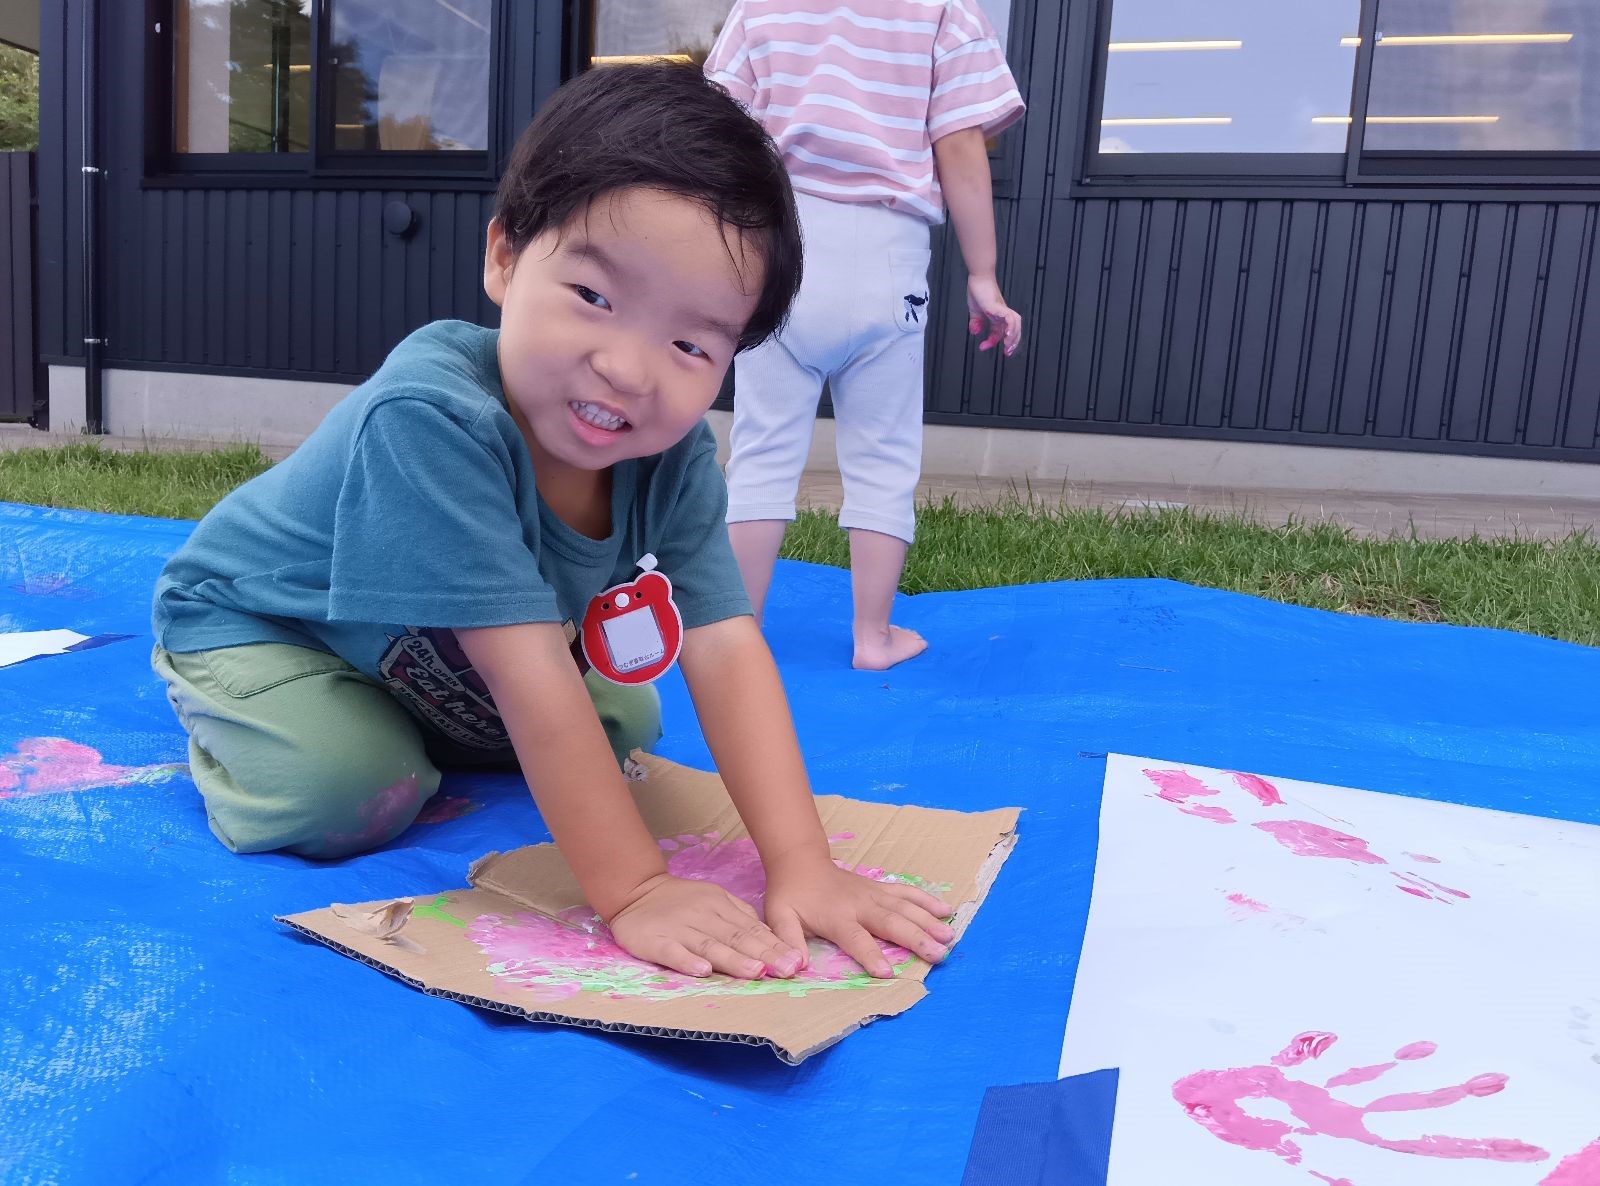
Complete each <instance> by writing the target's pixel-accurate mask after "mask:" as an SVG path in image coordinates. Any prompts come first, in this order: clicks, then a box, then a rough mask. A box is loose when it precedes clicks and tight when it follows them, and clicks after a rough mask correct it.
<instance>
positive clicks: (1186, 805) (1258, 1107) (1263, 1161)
mask: <svg viewBox="0 0 1600 1186" xmlns="http://www.w3.org/2000/svg"><path fill="white" fill-rule="evenodd" d="M1597 919H1600V827H1594V826H1592V825H1586V824H1578V823H1568V822H1563V821H1559V820H1550V819H1538V818H1534V817H1532V816H1524V815H1512V814H1508V813H1504V812H1498V811H1486V810H1482V809H1479V808H1471V807H1461V806H1456V805H1453V804H1444V803H1433V802H1427V801H1425V800H1418V799H1409V798H1402V797H1399V796H1395V795H1381V794H1374V793H1371V792H1367V791H1358V790H1349V789H1345V788H1340V787H1332V786H1322V785H1318V784H1313V783H1305V782H1295V781H1291V780H1287V779H1279V778H1262V777H1259V776H1256V775H1253V774H1246V773H1238V772H1232V771H1221V770H1212V769H1207V768H1205V767H1200V766H1192V765H1181V764H1177V763H1172V762H1163V761H1153V760H1150V759H1145V758H1131V757H1124V756H1121V755H1116V754H1113V755H1111V756H1110V758H1109V759H1108V762H1107V767H1106V779H1105V791H1104V796H1103V800H1102V804H1101V811H1100V849H1099V857H1098V861H1097V864H1096V869H1095V880H1094V892H1093V897H1092V900H1091V906H1090V913H1089V922H1088V927H1087V930H1086V935H1085V941H1084V948H1083V955H1082V960H1081V962H1080V964H1079V970H1078V978H1077V983H1076V985H1075V987H1074V990H1073V996H1072V1006H1071V1012H1070V1015H1069V1019H1068V1023H1067V1028H1066V1038H1065V1042H1064V1044H1063V1048H1062V1060H1061V1068H1060V1073H1061V1074H1062V1075H1071V1074H1077V1073H1081V1072H1085V1071H1092V1070H1097V1069H1100V1068H1104V1067H1118V1068H1120V1074H1121V1082H1120V1089H1119V1098H1118V1103H1117V1117H1116V1124H1115V1129H1114V1134H1113V1139H1112V1151H1111V1161H1110V1171H1109V1176H1108V1178H1107V1181H1108V1183H1109V1186H1124V1184H1131V1183H1145V1182H1155V1181H1165V1180H1167V1176H1168V1174H1169V1172H1170V1169H1171V1167H1172V1166H1173V1165H1179V1164H1181V1165H1182V1166H1184V1181H1185V1182H1186V1183H1189V1184H1191V1186H1209V1184H1211V1183H1215V1184H1217V1186H1272V1184H1274V1183H1289V1182H1306V1183H1311V1182H1313V1181H1322V1182H1326V1183H1330V1184H1338V1183H1347V1184H1348V1183H1356V1184H1359V1186H1373V1184H1376V1183H1397V1182H1404V1183H1408V1184H1411V1183H1415V1184H1417V1186H1429V1184H1433V1183H1438V1184H1440V1186H1534V1184H1535V1183H1544V1184H1547V1186H1595V1184H1597V1183H1600V1140H1597V1138H1600V942H1597V941H1596V936H1597V933H1600V932H1597V922H1596V920H1597Z"/></svg>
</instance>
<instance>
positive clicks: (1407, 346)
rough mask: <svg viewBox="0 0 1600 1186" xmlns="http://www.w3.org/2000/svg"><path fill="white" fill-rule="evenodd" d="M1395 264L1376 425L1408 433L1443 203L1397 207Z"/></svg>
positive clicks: (1384, 431) (1385, 431)
mask: <svg viewBox="0 0 1600 1186" xmlns="http://www.w3.org/2000/svg"><path fill="white" fill-rule="evenodd" d="M1396 211H1397V214H1398V218H1399V224H1398V227H1397V228H1396V235H1395V249H1394V268H1393V273H1392V277H1391V281H1390V292H1389V301H1388V306H1387V308H1386V311H1385V312H1386V316H1385V318H1384V322H1383V331H1382V332H1383V351H1382V353H1381V355H1380V356H1379V359H1378V373H1377V375H1376V376H1375V378H1374V384H1375V387H1374V400H1373V413H1372V431H1373V433H1374V434H1375V435H1377V436H1381V437H1398V436H1404V435H1405V431H1406V425H1407V424H1409V423H1410V422H1411V400H1412V395H1413V392H1414V390H1415V376H1416V370H1417V357H1418V354H1419V352H1420V350H1421V347H1422V331H1421V326H1422V317H1423V306H1422V301H1423V296H1422V294H1423V292H1424V291H1425V289H1426V285H1427V279H1428V266H1429V262H1430V259H1431V253H1430V251H1429V245H1430V242H1431V240H1432V237H1433V224H1434V219H1435V218H1436V217H1437V216H1438V208H1437V207H1435V206H1429V205H1427V204H1426V203H1423V202H1411V203H1407V204H1406V205H1403V206H1398V207H1396Z"/></svg>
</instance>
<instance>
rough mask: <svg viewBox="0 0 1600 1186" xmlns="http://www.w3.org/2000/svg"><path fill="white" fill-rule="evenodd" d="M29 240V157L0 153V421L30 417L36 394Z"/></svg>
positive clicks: (31, 202)
mask: <svg viewBox="0 0 1600 1186" xmlns="http://www.w3.org/2000/svg"><path fill="white" fill-rule="evenodd" d="M34 240H35V233H34V197H33V153H31V152H0V294H3V295H4V296H5V304H4V305H0V420H26V419H27V418H28V417H30V416H32V415H33V404H34V398H35V396H36V394H37V392H38V389H39V354H38V349H37V334H36V332H35V324H34V322H35V310H34V278H35V272H34V258H35V254H36V253H35V244H34Z"/></svg>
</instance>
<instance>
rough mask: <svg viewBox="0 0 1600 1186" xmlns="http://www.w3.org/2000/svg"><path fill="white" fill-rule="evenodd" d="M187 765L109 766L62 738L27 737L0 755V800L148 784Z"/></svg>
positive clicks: (97, 754) (94, 753)
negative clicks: (9, 750)
mask: <svg viewBox="0 0 1600 1186" xmlns="http://www.w3.org/2000/svg"><path fill="white" fill-rule="evenodd" d="M187 769H188V767H187V766H186V765H185V764H184V763H182V762H167V763H163V764H161V765H157V766H113V765H108V764H107V763H106V762H105V761H103V760H102V759H101V756H100V752H99V751H98V750H95V749H91V748H90V747H89V746H87V745H80V744H78V743H77V742H76V741H68V740H67V739H66V738H64V737H29V738H27V739H25V740H23V741H19V742H17V744H16V748H15V750H14V751H13V752H12V753H9V754H7V755H5V756H4V757H0V799H26V798H29V797H31V796H34V795H61V794H70V793H72V792H75V791H89V790H97V789H100V788H106V787H125V786H152V785H154V784H156V783H159V782H165V781H166V780H167V779H169V778H171V777H172V776H173V775H174V774H176V773H178V772H179V771H180V770H187Z"/></svg>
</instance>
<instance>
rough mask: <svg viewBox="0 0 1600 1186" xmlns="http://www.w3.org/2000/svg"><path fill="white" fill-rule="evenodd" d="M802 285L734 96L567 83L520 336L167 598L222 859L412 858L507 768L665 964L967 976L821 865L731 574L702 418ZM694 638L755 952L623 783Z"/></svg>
mask: <svg viewBox="0 0 1600 1186" xmlns="http://www.w3.org/2000/svg"><path fill="white" fill-rule="evenodd" d="M799 274H800V242H799V232H798V227H797V224H796V221H795V214H794V206H793V199H792V195H791V193H790V190H789V186H788V183H787V181H786V179H785V176H784V172H783V168H782V165H781V163H780V162H779V161H778V159H777V156H776V154H775V152H774V150H773V148H772V145H771V143H770V141H768V140H767V138H766V137H765V135H764V134H763V133H762V131H761V129H760V127H759V126H758V125H756V124H755V123H754V122H753V121H752V120H750V118H749V117H748V116H747V115H746V114H745V113H744V111H743V110H742V109H741V108H740V107H739V106H738V105H737V104H736V103H735V102H734V101H733V100H732V99H730V98H728V96H727V95H726V94H725V93H723V92H722V91H721V90H719V89H717V88H716V87H714V86H712V85H710V84H709V83H707V82H706V81H705V80H704V79H703V78H702V77H701V76H700V75H699V74H698V72H696V71H694V70H693V69H691V68H688V67H683V66H673V65H649V66H618V67H612V68H608V69H603V70H595V71H591V72H589V73H587V74H584V75H582V76H581V77H579V78H578V79H576V80H574V81H573V82H570V83H568V84H567V85H566V86H565V87H563V88H562V89H561V90H560V91H559V92H558V93H557V94H556V95H555V96H554V97H553V98H552V99H551V100H550V102H549V103H548V104H547V105H546V106H545V107H544V109H543V110H542V111H541V113H540V114H539V116H538V118H537V119H535V120H534V122H533V123H532V125H531V126H530V127H529V128H528V130H527V131H526V132H525V133H524V134H523V136H522V138H521V140H520V141H519V142H518V144H517V147H516V150H515V152H514V153H513V155H512V158H511V162H510V165H509V167H508V169H507V172H506V175H505V177H504V180H503V181H502V183H501V186H500V192H499V195H498V202H497V208H496V214H495V217H494V220H493V221H492V222H491V223H490V226H489V239H488V251H487V253H486V256H485V260H484V287H485V290H486V291H487V293H488V295H489V297H490V299H491V300H493V301H494V302H495V304H497V305H498V306H499V307H500V310H501V318H500V323H501V328H500V329H499V330H498V331H495V330H489V329H481V328H479V327H477V326H473V325H467V324H464V323H461V322H440V323H437V324H434V325H430V326H426V327H424V328H423V329H420V330H418V331H417V332H416V333H414V334H412V335H411V336H410V337H408V338H407V339H406V340H405V341H404V342H402V343H401V344H400V345H399V346H397V347H396V348H395V350H394V352H393V353H392V354H391V355H390V356H389V358H388V360H387V361H386V362H385V363H384V365H383V366H382V368H380V369H379V371H378V373H377V374H376V375H374V376H373V377H372V378H371V379H370V380H368V381H367V382H366V383H365V384H363V385H362V386H361V387H360V388H358V389H357V390H356V391H354V392H353V393H351V395H350V396H349V397H348V398H346V399H345V400H344V401H342V402H341V403H340V404H339V405H338V406H337V407H336V408H334V410H333V411H332V412H330V413H329V415H328V417H327V419H326V420H325V421H324V423H323V424H322V425H321V426H320V427H319V428H318V429H317V431H316V432H315V433H313V434H312V436H311V437H310V439H309V440H307V441H306V443H305V444H304V445H302V446H301V447H300V448H299V449H298V450H296V452H295V453H294V454H293V455H292V456H291V457H290V458H289V459H288V460H287V461H285V462H283V463H282V464H281V465H279V466H277V467H275V468H274V469H272V470H269V471H268V472H267V473H265V474H263V475H262V476H260V477H259V478H256V479H255V480H254V481H252V482H249V483H247V484H246V485H244V486H243V487H241V488H240V489H238V490H236V491H234V492H233V493H232V494H230V495H229V496H228V497H227V498H226V499H224V500H223V501H222V502H221V503H219V504H218V506H217V507H216V508H215V509H214V510H213V511H212V512H211V513H210V514H209V515H207V516H206V517H205V519H204V520H202V521H201V523H200V525H199V526H198V527H197V528H196V529H195V531H194V534H193V536H192V537H191V538H190V540H189V542H188V543H187V544H185V545H184V547H183V548H182V549H181V550H180V551H179V552H178V553H177V554H176V555H175V556H174V557H173V558H172V560H171V561H170V562H169V564H168V565H167V568H166V570H165V571H164V572H163V574H162V576H161V579H160V582H159V584H158V585H157V588H156V598H155V611H154V625H155V633H156V640H157V643H158V645H157V647H156V649H155V653H154V656H153V663H154V666H155V669H156V671H157V672H158V673H160V675H161V676H162V677H163V678H164V679H165V680H166V682H167V686H168V696H169V698H170V700H171V701H172V704H173V706H174V708H175V709H176V710H177V713H178V718H179V720H180V721H181V722H182V723H183V726H184V728H185V729H187V730H188V732H189V738H190V745H189V750H190V762H191V768H192V770H193V774H194V779H195V782H196V784H197V785H198V787H199V788H200V791H201V794H202V795H203V796H204V798H205V803H206V813H207V816H208V818H209V820H210V823H211V828H212V830H213V831H214V832H215V833H216V835H217V836H218V838H219V839H221V840H222V842H223V843H224V844H226V845H227V846H228V847H229V848H231V849H234V850H235V851H238V852H259V851H264V850H269V849H286V850H288V851H290V852H293V853H298V854H302V855H305V856H310V857H340V856H345V855H348V854H350V853H355V852H360V851H363V850H365V849H370V848H373V847H376V846H377V845H380V844H384V843H386V842H387V841H389V840H391V839H393V838H394V837H395V836H397V835H398V834H399V833H400V832H401V831H402V830H404V829H405V827H406V826H407V825H408V824H410V823H411V821H412V820H413V819H414V818H415V817H416V815H417V812H418V810H419V809H420V808H421V806H422V804H423V802H424V801H425V800H427V799H428V797H429V796H431V795H432V794H433V793H434V791H435V790H436V789H437V788H438V785H439V767H440V765H442V764H455V763H463V762H464V763H468V764H471V763H479V764H484V763H506V762H511V761H514V762H516V763H518V764H520V766H521V769H522V772H523V774H524V775H525V777H526V778H527V781H528V785H529V787H530V789H531V790H532V792H533V797H534V800H535V802H536V803H537V804H538V807H539V810H540V812H541V814H542V815H543V817H544V820H545V823H546V824H547V825H548V826H549V828H550V831H551V834H552V835H553V836H554V837H555V840H556V843H557V844H558V845H559V846H560V848H561V851H562V853H563V854H564V855H565V857H566V859H567V861H568V863H569V864H570V865H571V867H572V870H573V872H574V873H575V874H576V875H577V878H578V881H579V883H580V885H581V886H582V887H583V890H584V893H585V894H586V895H587V897H588V900H589V903H590V904H591V905H592V906H593V907H594V908H595V909H596V910H597V911H598V912H599V913H600V914H601V915H602V916H603V917H604V918H605V919H606V920H607V922H608V923H609V924H610V926H611V929H612V931H613V932H614V934H615V936H616V939H617V941H618V942H619V943H620V944H621V945H622V946H623V947H625V948H626V949H628V950H629V951H630V952H632V953H633V954H634V955H636V956H639V957H640V958H643V959H649V960H654V961H656V962H658V963H661V964H664V965H666V966H667V967H670V968H673V969H675V970H677V971H679V972H682V973H685V974H688V975H693V976H701V975H707V974H709V973H711V972H712V971H718V972H724V973H727V974H729V975H733V976H740V977H757V976H761V975H763V974H771V975H776V976H790V975H793V974H794V973H795V972H796V971H797V970H799V969H800V968H801V967H803V966H804V965H805V959H806V956H805V952H806V946H805V938H806V936H807V935H817V936H821V937H823V938H827V939H831V940H832V941H833V942H835V943H837V944H838V945H839V946H840V947H842V948H843V949H844V950H845V951H847V952H848V953H849V954H850V955H852V956H853V957H854V958H855V959H856V960H858V961H859V962H860V963H861V964H862V966H863V967H864V968H866V969H867V971H869V972H871V973H872V974H874V975H877V976H887V975H892V970H891V969H890V967H889V964H888V961H887V960H886V959H885V958H884V955H883V953H882V951H881V949H880V948H879V946H878V944H877V942H876V941H875V940H874V936H876V937H877V938H879V939H883V940H886V941H889V942H892V943H896V944H899V945H901V946H903V947H906V948H909V949H910V950H913V951H915V952H917V953H918V954H919V955H922V956H924V957H925V958H927V959H930V960H937V959H939V958H942V956H943V954H944V950H945V947H944V945H945V944H946V943H948V942H949V941H950V939H951V937H952V932H951V930H950V928H949V927H948V926H946V925H945V924H944V923H943V922H942V921H940V920H941V919H942V918H943V917H944V916H945V915H947V914H948V909H947V907H946V906H945V905H944V903H942V902H940V901H939V900H938V899H937V898H934V897H932V896H931V895H928V894H925V893H921V892H919V891H916V890H913V889H910V888H909V887H904V886H893V885H879V884H877V883H875V882H872V881H869V880H868V879H866V878H862V877H858V876H855V875H854V874H850V873H846V872H843V871H841V870H840V869H838V868H837V867H836V866H835V865H834V864H833V862H832V860H831V859H830V857H829V852H828V842H827V838H826V837H825V835H824V834H823V830H822V826H821V823H820V821H819V820H818V817H817V813H816V809H815V806H814V804H813V802H812V800H811V796H810V792H809V788H808V785H807V780H806V775H805V769H804V766H803V764H802V761H801V757H800V752H799V747H798V744H797V742H796V739H795V735H794V728H793V725H792V724H791V722H790V718H789V713H788V708H787V705H786V704H785V701H784V696H783V690H782V687H781V685H780V684H779V681H778V677H777V673H776V669H775V668H774V665H773V662H772V658H771V655H770V654H769V652H768V651H767V649H766V646H765V644H764V643H763V642H762V640H761V635H760V631H759V629H758V628H757V626H756V625H755V622H754V620H753V619H752V617H751V616H750V611H749V603H748V601H747V600H746V598H745V595H744V592H743V588H742V585H741V581H740V577H739V572H738V568H737V566H736V565H735V563H734V560H733V557H732V554H731V551H730V549H729V546H728V541H727V535H726V528H725V526H724V522H723V519H724V513H725V507H726V502H727V494H726V489H725V487H724V486H723V483H722V478H721V475H720V474H719V472H718V470H717V466H716V459H715V441H714V440H713V438H712V436H711V433H710V431H709V429H708V428H707V427H706V425H705V424H704V422H703V420H702V417H703V415H704V413H705V412H706V410H707V409H708V408H709V406H710V405H711V402H712V400H713V399H714V398H715V397H716V394H717V390H718V388H719V386H720V385H721V382H722V379H723V376H724V375H725V373H726V371H727V368H728V365H729V363H730V362H731V361H732V359H733V356H734V354H735V353H736V352H737V351H739V350H743V349H747V348H749V347H752V346H754V345H756V344H757V343H759V342H760V341H762V340H763V339H764V338H766V337H767V336H768V335H770V334H771V333H772V332H773V330H774V329H775V327H776V326H777V325H778V324H779V323H780V322H781V321H782V319H783V317H784V314H785V312H786V310H787V309H788V306H789V304H790V302H791V300H792V299H793V296H794V292H795V290H796V287H797V285H798V282H799ZM641 566H642V567H645V568H647V569H659V573H660V574H661V575H664V576H665V577H666V578H668V580H670V582H671V588H670V594H671V602H670V603H669V601H668V599H667V596H666V594H667V590H666V589H665V588H664V585H665V582H663V581H662V580H661V579H660V576H659V575H657V576H652V577H650V578H649V579H646V578H640V579H638V580H637V581H636V582H634V583H633V584H632V585H629V586H628V588H629V589H631V590H632V593H631V595H630V593H629V592H628V591H627V589H624V588H619V587H618V586H620V585H626V584H627V582H628V581H629V578H630V577H631V576H633V575H634V574H635V572H636V569H637V568H638V567H641ZM674 603H675V604H674ZM629 609H631V610H632V611H634V614H635V615H639V614H641V613H642V614H644V617H643V618H641V617H639V616H632V617H630V616H629V615H628V614H627V613H625V612H624V611H626V610H629ZM564 627H565V628H564ZM574 635H577V636H578V638H577V643H576V644H574V642H573V637H574ZM680 639H681V648H682V649H681V655H679V662H680V664H681V667H682V670H683V674H684V678H685V680H686V681H687V683H688V686H689V690H690V693H691V695H692V696H693V698H694V702H695V707H696V710H697V712H698V715H699V717H700V720H701V723H702V725H703V728H704V731H705V736H706V741H707V743H708V744H709V746H710V748H711V752H712V754H713V756H714V757H715V759H716V762H717V766H718V768H719V769H720V770H721V773H722V776H723V778H724V780H725V782H726V783H727V786H728V790H729V793H730V795H731V796H732V798H733V801H734V804H735V805H736V806H737V808H738V810H739V813H740V815H741V817H742V818H743V819H744V821H745V823H746V825H747V827H748V828H749V831H750V834H751V837H752V838H753V839H754V841H755V843H756V845H757V847H758V849H759V850H760V853H761V856H762V860H763V862H764V864H765V866H766V872H767V878H768V891H767V895H766V919H765V923H764V924H763V922H762V921H761V920H760V919H758V918H757V917H756V916H755V913H754V912H753V911H752V910H750V909H749V908H748V907H746V906H744V904H743V903H742V902H740V901H739V900H738V899H736V898H734V897H732V896H731V895H729V894H727V893H725V892H724V891H723V890H721V889H720V888H718V887H717V886H715V885H711V884H708V883H703V882H694V881H684V880H680V879H677V878H674V877H672V876H670V875H669V874H668V873H667V869H666V864H665V862H664V860H663V858H662V855H661V851H660V849H659V848H658V847H657V844H656V842H655V840H654V839H653V838H652V837H651V836H650V834H649V833H648V832H647V831H646V830H645V827H644V823H643V821H642V820H641V819H640V816H639V812H638V810H637V808H636V807H635V806H634V803H633V800H632V798H631V795H630V793H629V789H628V786H627V784H626V782H625V781H624V777H623V773H622V769H621V767H620V764H619V760H620V759H622V758H624V757H625V756H626V754H627V753H628V752H629V751H630V750H631V748H632V747H634V746H649V745H652V744H653V743H654V742H655V740H656V739H657V738H658V737H659V736H660V728H659V708H658V702H657V700H656V696H655V692H654V690H653V689H652V688H651V687H650V686H649V684H648V683H647V682H641V681H642V679H644V678H646V677H651V676H653V675H655V674H659V672H660V671H662V670H665V668H666V666H668V665H670V663H671V660H672V656H673V653H674V651H675V649H676V646H677V644H678V642H679V640H680ZM575 659H577V660H578V661H575ZM585 660H586V661H587V663H586V665H593V666H594V667H595V668H596V670H593V671H590V672H589V674H588V676H587V677H586V676H585V673H584V671H583V670H582V669H581V668H580V664H583V663H585Z"/></svg>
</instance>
